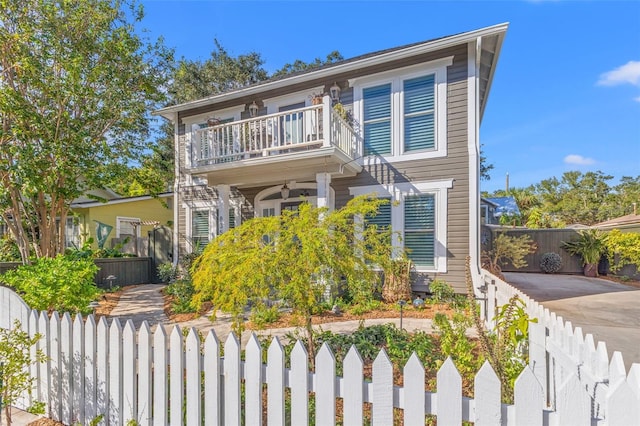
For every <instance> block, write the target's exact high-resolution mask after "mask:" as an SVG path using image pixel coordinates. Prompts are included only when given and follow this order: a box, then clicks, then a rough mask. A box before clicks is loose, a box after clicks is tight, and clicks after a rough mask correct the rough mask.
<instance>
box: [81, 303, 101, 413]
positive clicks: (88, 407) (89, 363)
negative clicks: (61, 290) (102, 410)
mask: <svg viewBox="0 0 640 426" xmlns="http://www.w3.org/2000/svg"><path fill="white" fill-rule="evenodd" d="M97 336H98V330H97V327H96V321H95V319H94V318H93V315H89V316H88V317H87V321H86V322H85V323H84V398H85V400H84V404H83V405H84V417H85V422H86V423H89V422H90V421H91V420H93V419H94V418H95V417H96V415H97V414H96V403H97V401H96V390H97V386H98V380H97V376H96V374H97V370H98V363H97V359H96V352H97V345H98V339H97Z"/></svg>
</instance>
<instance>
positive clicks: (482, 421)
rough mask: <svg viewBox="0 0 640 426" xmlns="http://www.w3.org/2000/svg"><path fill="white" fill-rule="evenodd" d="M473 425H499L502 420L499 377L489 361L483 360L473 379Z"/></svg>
mask: <svg viewBox="0 0 640 426" xmlns="http://www.w3.org/2000/svg"><path fill="white" fill-rule="evenodd" d="M473 393H474V395H475V408H476V409H475V416H474V417H475V419H474V425H475V426H484V425H487V426H491V425H499V424H501V422H502V409H501V404H500V397H501V392H500V379H498V376H497V375H496V373H495V372H494V371H493V368H492V367H491V364H489V361H485V362H484V364H483V365H482V368H480V371H478V374H476V377H475V381H474V391H473Z"/></svg>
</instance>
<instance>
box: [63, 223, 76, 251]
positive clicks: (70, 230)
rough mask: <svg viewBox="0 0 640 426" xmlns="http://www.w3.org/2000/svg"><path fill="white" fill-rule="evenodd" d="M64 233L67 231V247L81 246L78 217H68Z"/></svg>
mask: <svg viewBox="0 0 640 426" xmlns="http://www.w3.org/2000/svg"><path fill="white" fill-rule="evenodd" d="M64 233H65V246H66V248H79V247H80V227H79V226H78V223H77V219H76V218H74V217H68V218H67V223H66V226H65V229H64Z"/></svg>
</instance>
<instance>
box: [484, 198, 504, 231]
mask: <svg viewBox="0 0 640 426" xmlns="http://www.w3.org/2000/svg"><path fill="white" fill-rule="evenodd" d="M497 208H498V205H497V204H496V203H493V202H491V201H489V200H487V199H486V198H481V199H480V223H481V224H482V225H498V224H499V223H500V219H499V218H498V217H497V216H496V209H497Z"/></svg>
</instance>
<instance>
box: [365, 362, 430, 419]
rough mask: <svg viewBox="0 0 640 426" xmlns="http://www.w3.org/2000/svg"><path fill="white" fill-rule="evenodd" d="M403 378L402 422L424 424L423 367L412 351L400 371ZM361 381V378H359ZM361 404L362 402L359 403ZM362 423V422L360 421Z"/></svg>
mask: <svg viewBox="0 0 640 426" xmlns="http://www.w3.org/2000/svg"><path fill="white" fill-rule="evenodd" d="M402 377H403V378H404V389H403V393H404V407H403V408H404V424H405V425H417V424H424V417H425V414H426V413H425V402H424V401H425V398H424V391H425V386H424V367H423V366H422V363H420V359H419V358H418V355H416V353H415V352H414V353H412V354H411V356H410V357H409V360H408V361H407V363H406V364H405V366H404V369H403V371H402ZM360 382H362V379H360ZM359 406H362V404H359ZM360 423H362V422H360Z"/></svg>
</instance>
